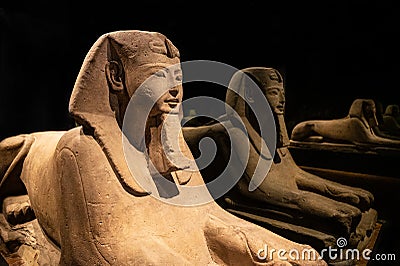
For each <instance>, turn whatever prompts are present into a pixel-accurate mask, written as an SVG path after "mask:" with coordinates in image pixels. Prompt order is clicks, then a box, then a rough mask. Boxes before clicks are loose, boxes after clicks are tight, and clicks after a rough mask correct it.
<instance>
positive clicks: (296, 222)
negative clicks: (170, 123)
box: [183, 67, 377, 248]
mask: <svg viewBox="0 0 400 266" xmlns="http://www.w3.org/2000/svg"><path fill="white" fill-rule="evenodd" d="M245 76H250V78H251V79H252V80H253V81H254V82H255V83H256V84H257V85H258V89H261V90H262V93H263V94H264V95H265V97H266V98H267V100H268V103H269V105H270V108H271V110H272V112H273V114H274V118H275V123H276V130H277V144H276V152H275V155H274V156H273V162H272V165H271V168H270V170H269V172H268V174H267V175H266V177H265V179H264V180H263V182H262V183H261V184H260V185H259V186H258V187H257V188H256V189H255V190H254V191H249V183H250V179H251V177H252V176H253V173H254V172H255V168H256V166H257V162H258V164H260V163H261V164H268V163H270V160H271V159H272V158H271V157H269V156H268V155H267V154H262V152H260V146H261V144H260V143H262V142H263V141H264V139H263V138H262V137H261V135H260V132H259V125H258V124H259V123H258V122H259V121H257V119H256V118H255V116H254V114H253V113H252V111H251V110H250V108H249V107H248V105H247V103H245V101H244V100H243V98H242V97H238V96H237V93H236V92H234V91H233V90H228V92H227V95H226V103H227V104H228V105H229V106H231V107H232V108H233V109H234V110H235V111H236V112H237V113H238V114H239V116H240V118H241V120H242V121H243V123H244V125H245V127H246V130H247V132H248V136H249V139H250V143H251V145H250V155H249V159H248V161H247V162H244V163H245V165H246V169H245V172H244V173H243V176H242V178H241V179H240V180H239V182H238V184H237V185H236V186H235V187H234V188H233V189H232V190H231V191H230V192H229V193H227V194H226V195H224V197H222V198H221V199H220V201H219V202H220V204H221V205H222V206H224V208H226V209H228V210H230V211H231V212H233V213H235V214H237V215H239V216H241V217H246V218H248V219H250V220H252V221H255V222H257V223H260V224H262V225H264V226H266V227H268V228H271V230H272V229H274V230H276V231H277V232H279V233H284V234H285V235H286V236H288V237H292V238H302V239H307V241H308V242H309V243H313V244H314V245H315V246H318V247H319V248H323V247H327V246H334V245H335V243H334V242H335V239H337V238H338V237H346V238H347V239H349V240H350V243H349V247H351V246H352V247H357V246H358V247H361V246H362V245H363V244H361V243H363V242H364V241H365V240H366V239H368V236H369V234H370V232H371V230H373V227H374V224H375V222H376V218H377V213H376V211H375V210H373V209H371V206H372V204H373V195H372V194H371V193H370V192H368V191H366V190H363V189H360V188H356V187H349V186H345V185H342V184H338V183H335V182H331V181H327V180H325V179H322V178H320V177H318V176H316V175H313V174H310V173H308V172H305V171H303V170H302V169H301V168H299V167H298V166H297V165H296V163H295V162H294V160H293V158H292V156H291V154H290V152H289V150H288V145H289V138H288V135H287V130H286V125H285V121H284V110H285V91H284V86H283V79H282V76H281V75H280V73H279V72H278V71H277V70H276V69H273V68H265V67H252V68H246V69H243V70H241V71H239V72H237V73H236V74H235V75H234V77H233V78H232V80H231V84H233V83H236V84H241V85H240V86H241V87H240V89H239V91H242V92H243V95H245V96H244V97H247V96H246V95H250V94H251V92H250V93H249V92H247V91H246V90H248V87H247V85H246V80H247V79H245V78H244V77H245ZM250 100H251V101H257V100H258V99H257V98H252V99H250ZM235 119H236V118H234V117H233V116H231V115H230V113H229V112H227V114H226V115H225V117H224V118H221V120H220V121H222V122H221V123H214V124H212V123H211V124H208V125H203V126H200V127H184V128H183V129H184V136H185V139H186V141H187V143H188V144H189V147H190V148H191V149H192V151H193V152H194V154H196V149H197V147H198V145H199V140H200V139H201V138H204V137H210V138H213V139H214V140H215V142H216V143H217V147H218V148H220V149H221V151H220V153H217V155H216V160H217V163H215V164H213V165H211V166H210V167H208V168H205V169H204V170H202V175H203V176H204V178H205V179H206V180H207V179H210V176H213V175H214V173H219V172H221V169H219V168H220V167H221V166H222V167H224V165H226V160H227V158H229V156H230V155H229V153H230V150H229V146H230V145H235V140H234V139H233V142H232V143H230V141H229V138H228V137H227V135H228V132H226V130H224V129H223V128H224V127H225V128H228V131H229V130H230V129H229V128H234V127H235V126H234V125H235V122H234V120H235ZM222 124H224V127H222V126H221V125H222ZM239 141H240V140H239ZM221 158H225V159H226V160H225V162H223V161H222V160H221ZM259 160H260V161H259ZM228 170H229V169H228ZM364 244H365V243H364Z"/></svg>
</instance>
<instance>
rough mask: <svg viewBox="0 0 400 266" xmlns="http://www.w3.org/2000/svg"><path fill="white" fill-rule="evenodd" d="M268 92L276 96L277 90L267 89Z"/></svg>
mask: <svg viewBox="0 0 400 266" xmlns="http://www.w3.org/2000/svg"><path fill="white" fill-rule="evenodd" d="M269 94H271V95H274V96H276V95H278V91H277V90H276V89H273V90H270V91H269Z"/></svg>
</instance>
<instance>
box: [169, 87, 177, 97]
mask: <svg viewBox="0 0 400 266" xmlns="http://www.w3.org/2000/svg"><path fill="white" fill-rule="evenodd" d="M178 92H179V91H178V89H177V88H172V89H170V90H169V94H171V95H172V97H176V96H177V95H178Z"/></svg>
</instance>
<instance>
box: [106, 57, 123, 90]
mask: <svg viewBox="0 0 400 266" xmlns="http://www.w3.org/2000/svg"><path fill="white" fill-rule="evenodd" d="M105 72H106V77H107V81H108V85H109V86H110V88H111V89H112V90H113V91H114V92H117V93H118V92H122V91H123V90H124V83H123V81H122V80H123V79H122V77H123V73H124V71H123V68H122V65H121V63H119V62H117V61H109V62H108V63H107V64H106V69H105Z"/></svg>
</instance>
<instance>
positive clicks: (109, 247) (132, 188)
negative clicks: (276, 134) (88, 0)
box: [0, 31, 370, 265]
mask: <svg viewBox="0 0 400 266" xmlns="http://www.w3.org/2000/svg"><path fill="white" fill-rule="evenodd" d="M169 67H172V68H173V70H174V71H168V69H169ZM150 77H151V80H152V82H150V83H148V84H147V85H146V86H145V90H144V92H145V93H144V94H143V95H142V98H140V99H139V101H136V104H137V106H134V107H133V109H134V111H135V112H136V113H137V114H138V116H137V117H136V118H137V119H138V120H140V119H142V120H143V117H141V116H140V110H141V109H140V108H142V107H141V104H142V101H147V100H148V98H151V97H154V94H155V92H156V91H158V93H159V95H161V96H160V97H159V98H157V99H156V104H155V105H154V107H153V108H152V109H151V111H150V112H149V113H148V114H147V113H145V114H143V115H144V122H145V130H144V133H145V139H143V138H142V139H140V138H133V140H132V141H133V142H132V143H130V144H131V146H130V148H131V149H132V150H134V152H135V154H138V157H137V158H139V159H138V161H134V162H133V163H134V164H140V165H139V170H140V171H141V173H142V174H143V175H144V176H146V177H149V180H148V182H149V183H153V182H155V181H154V180H152V177H153V176H152V172H154V169H150V163H149V162H150V161H151V162H152V164H153V165H154V166H155V168H156V170H158V172H159V173H160V175H161V176H162V177H163V178H166V179H168V180H170V181H171V182H170V183H173V184H176V185H177V186H182V187H187V186H197V185H204V181H203V179H202V176H201V175H200V172H199V171H191V172H185V171H184V170H182V169H183V168H182V167H181V166H177V165H175V164H174V163H173V160H169V159H168V158H167V157H166V156H165V152H162V147H160V146H161V142H160V134H161V131H160V130H159V128H160V126H161V125H163V123H164V119H166V118H165V117H166V114H170V113H173V112H176V110H179V108H180V104H181V101H182V84H181V80H182V71H181V69H180V59H179V52H178V49H177V48H176V47H175V46H174V45H173V44H172V42H171V41H170V40H169V39H168V38H166V37H165V36H164V35H162V34H160V33H155V32H145V31H118V32H112V33H108V34H105V35H103V36H101V37H100V38H99V39H98V40H97V41H96V43H95V44H94V45H93V46H92V48H91V49H90V51H89V53H88V54H87V56H86V58H85V60H84V62H83V65H82V68H81V70H80V72H79V75H78V77H77V80H76V83H75V86H74V89H73V92H72V95H71V99H70V104H69V111H70V114H71V115H72V117H73V118H74V119H75V121H76V123H77V125H78V126H77V127H76V128H73V129H71V130H69V131H66V132H59V131H56V132H38V133H33V134H25V135H19V136H15V137H11V138H8V139H5V140H3V141H2V142H1V143H0V158H1V159H0V162H1V163H0V180H1V183H0V197H1V202H2V203H3V213H2V215H4V216H5V217H7V219H8V222H9V223H10V222H11V220H10V219H9V218H10V217H14V218H16V217H19V219H17V220H15V219H14V220H13V221H12V223H10V225H8V226H9V227H10V228H11V227H12V226H13V225H14V224H15V223H18V221H19V222H20V223H26V222H29V219H32V218H33V217H25V218H24V217H23V216H24V215H26V214H27V213H28V212H27V208H31V209H32V210H33V212H34V215H35V217H36V219H35V221H37V222H38V224H39V226H40V228H41V230H43V232H44V234H45V237H46V238H45V239H46V240H47V241H49V242H51V243H52V244H53V245H54V246H55V248H56V249H57V250H58V252H59V256H60V257H59V260H60V261H59V264H60V265H136V264H140V265H141V264H146V265H147V264H152V265H153V264H157V265H158V264H168V265H193V264H198V265H326V263H325V262H324V261H323V260H321V259H320V258H317V259H316V260H313V261H311V260H310V261H309V260H307V259H304V260H303V259H302V258H295V259H292V258H290V257H289V258H286V259H282V258H281V257H278V256H277V255H276V253H275V255H273V256H272V257H270V256H267V258H266V259H263V258H260V256H257V255H259V253H260V252H259V250H260V249H262V248H264V247H265V244H268V247H269V248H271V249H272V248H273V249H275V250H279V249H285V250H291V249H296V250H298V251H299V252H300V253H301V252H302V251H303V250H305V249H309V248H311V247H310V246H308V245H302V244H298V243H296V242H293V241H290V240H287V239H285V238H283V237H281V236H279V235H277V234H275V233H272V232H270V231H268V230H266V229H265V228H262V227H260V226H258V225H255V224H253V223H250V222H247V221H245V220H243V219H240V218H238V217H236V216H234V215H232V214H230V213H229V212H227V211H225V210H223V209H222V208H221V207H220V206H219V205H217V204H216V203H215V202H214V201H211V202H209V203H207V204H203V205H199V206H190V207H182V206H177V205H173V204H166V203H165V202H163V201H161V200H159V199H157V198H156V197H153V196H152V195H149V191H148V190H146V189H145V188H143V186H142V185H139V183H138V182H137V178H136V177H135V176H134V175H133V174H132V171H131V169H130V168H129V166H128V162H127V159H126V158H125V155H124V152H123V149H124V147H123V137H125V136H124V132H123V131H122V128H123V125H122V124H123V121H124V117H126V114H125V113H126V112H127V108H128V106H129V102H130V100H131V98H133V97H137V95H136V94H135V91H136V90H137V89H138V88H139V87H140V86H141V84H143V83H144V82H145V81H146V80H148V79H149V78H150ZM167 82H172V84H173V86H172V87H171V88H167V87H166V86H165V84H166V83H167ZM160 91H161V93H160ZM146 97H147V98H146ZM134 117H135V116H134ZM173 121H176V120H173ZM128 122H130V123H131V125H133V126H135V123H136V122H137V121H136V120H132V121H128ZM142 122H143V121H142ZM138 123H139V122H138ZM171 128H178V129H179V130H180V124H179V123H178V122H177V123H176V124H170V125H169V126H168V127H167V129H166V130H168V129H171ZM133 133H135V132H133ZM178 133H179V132H178ZM178 137H179V140H178V141H179V142H180V145H181V149H183V153H184V154H185V156H187V157H191V156H192V155H191V153H190V150H189V149H188V147H187V146H186V143H185V141H184V139H183V137H182V134H181V133H180V135H179V136H178ZM135 141H136V143H135ZM169 156H170V157H174V156H175V155H174V154H173V153H172V154H170V155H169ZM178 159H179V158H178ZM360 193H361V192H360ZM26 194H27V195H28V197H29V200H25V201H24V200H22V201H21V200H20V198H18V199H19V201H18V200H17V201H16V200H14V198H15V197H16V196H19V195H26ZM160 194H161V193H160ZM364 194H365V199H364V200H365V201H369V200H370V199H369V195H367V193H364V192H363V194H362V195H364ZM177 195H178V196H179V190H178V192H177ZM352 195H353V194H352ZM169 196H170V197H174V196H175V195H172V196H171V195H169ZM19 197H20V196H19ZM22 197H23V196H22ZM356 197H358V196H357V195H354V196H351V197H349V198H351V199H353V198H354V199H355V198H356ZM18 204H19V205H18ZM11 205H13V206H11ZM15 205H16V206H15ZM22 205H23V206H22ZM366 205H368V204H366ZM346 207H347V205H346ZM22 210H23V211H22ZM346 211H348V213H352V214H351V215H348V216H345V215H342V216H343V217H342V216H341V217H340V219H342V218H343V219H347V218H348V219H352V218H353V217H357V215H359V211H358V209H357V208H355V207H351V206H348V207H347V209H346ZM333 213H334V214H337V213H336V212H335V211H334V212H333ZM348 213H346V215H347V214H348ZM21 217H22V218H21ZM346 221H347V220H346ZM0 225H1V223H0ZM11 229H12V228H11ZM312 251H315V250H312ZM40 256H41V255H40V254H39V258H40ZM35 258H37V256H35Z"/></svg>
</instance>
